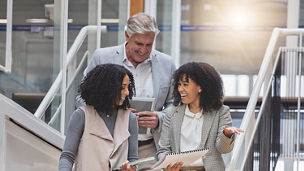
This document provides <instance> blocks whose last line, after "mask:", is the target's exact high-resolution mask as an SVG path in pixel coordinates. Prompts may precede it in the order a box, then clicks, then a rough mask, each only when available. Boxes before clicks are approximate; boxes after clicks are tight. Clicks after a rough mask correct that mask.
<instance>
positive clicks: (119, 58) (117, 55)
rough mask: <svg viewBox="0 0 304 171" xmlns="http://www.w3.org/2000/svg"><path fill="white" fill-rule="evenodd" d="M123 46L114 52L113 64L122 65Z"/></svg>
mask: <svg viewBox="0 0 304 171" xmlns="http://www.w3.org/2000/svg"><path fill="white" fill-rule="evenodd" d="M124 45H125V44H122V45H120V46H117V49H116V51H115V57H114V58H113V64H118V65H123V58H124Z"/></svg>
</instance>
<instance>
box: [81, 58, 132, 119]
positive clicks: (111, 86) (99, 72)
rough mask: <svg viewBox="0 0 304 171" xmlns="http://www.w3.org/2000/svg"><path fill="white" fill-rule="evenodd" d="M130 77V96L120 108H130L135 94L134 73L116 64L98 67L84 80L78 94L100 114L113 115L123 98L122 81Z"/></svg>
mask: <svg viewBox="0 0 304 171" xmlns="http://www.w3.org/2000/svg"><path fill="white" fill-rule="evenodd" d="M126 75H128V76H129V78H130V84H129V87H128V89H129V96H128V97H126V98H125V100H124V102H123V104H122V105H121V106H119V107H121V108H123V109H126V108H127V107H129V106H130V103H129V98H130V99H132V97H133V94H134V93H135V83H134V78H133V75H132V73H131V72H130V71H129V70H127V69H126V68H124V67H123V66H120V65H116V64H102V65H97V66H96V67H95V68H94V69H92V70H91V71H90V72H89V73H88V74H87V75H86V77H85V78H84V80H83V81H82V82H81V84H80V86H79V90H78V92H79V93H80V95H81V98H82V99H83V100H84V101H85V102H86V104H87V105H91V106H93V107H94V108H95V109H96V110H97V111H98V112H102V113H107V114H110V113H112V112H113V111H114V110H115V109H116V108H117V107H118V106H117V102H119V100H120V98H121V90H122V81H123V79H124V77H125V76H126Z"/></svg>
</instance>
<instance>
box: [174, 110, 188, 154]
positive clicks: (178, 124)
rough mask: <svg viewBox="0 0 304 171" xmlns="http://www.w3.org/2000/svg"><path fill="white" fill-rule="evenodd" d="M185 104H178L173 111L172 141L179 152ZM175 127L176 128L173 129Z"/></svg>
mask: <svg viewBox="0 0 304 171" xmlns="http://www.w3.org/2000/svg"><path fill="white" fill-rule="evenodd" d="M185 109H186V105H182V106H179V107H178V108H177V109H176V111H175V117H174V118H175V120H174V121H173V129H174V131H173V132H174V134H175V135H174V137H175V139H174V142H175V149H176V151H177V152H178V153H179V152H180V138H181V128H182V123H183V119H184V115H185ZM175 128H176V129H175Z"/></svg>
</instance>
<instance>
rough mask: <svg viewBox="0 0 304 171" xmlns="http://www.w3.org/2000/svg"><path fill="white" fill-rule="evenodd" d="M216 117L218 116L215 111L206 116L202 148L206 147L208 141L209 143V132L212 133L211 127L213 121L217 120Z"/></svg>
mask: <svg viewBox="0 0 304 171" xmlns="http://www.w3.org/2000/svg"><path fill="white" fill-rule="evenodd" d="M215 115H216V112H215V111H214V110H213V111H211V112H208V113H205V114H204V123H203V127H202V140H201V147H205V145H206V141H207V138H208V136H209V132H210V129H211V126H212V124H213V120H214V118H215Z"/></svg>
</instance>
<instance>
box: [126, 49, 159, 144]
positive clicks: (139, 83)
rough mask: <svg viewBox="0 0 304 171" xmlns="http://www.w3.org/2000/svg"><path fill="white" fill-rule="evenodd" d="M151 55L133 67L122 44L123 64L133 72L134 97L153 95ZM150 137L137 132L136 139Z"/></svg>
mask: <svg viewBox="0 0 304 171" xmlns="http://www.w3.org/2000/svg"><path fill="white" fill-rule="evenodd" d="M151 59H152V56H151V55H150V56H149V58H148V59H146V60H144V61H143V62H141V63H140V64H138V65H137V67H136V68H135V67H134V65H133V64H132V63H131V62H130V61H129V60H128V58H127V54H126V43H125V44H124V59H123V66H124V67H125V68H127V69H128V70H129V71H131V73H132V74H133V77H134V81H135V91H136V97H153V79H152V63H151ZM151 138H152V134H151V133H149V134H138V140H141V141H143V140H148V139H151Z"/></svg>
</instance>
